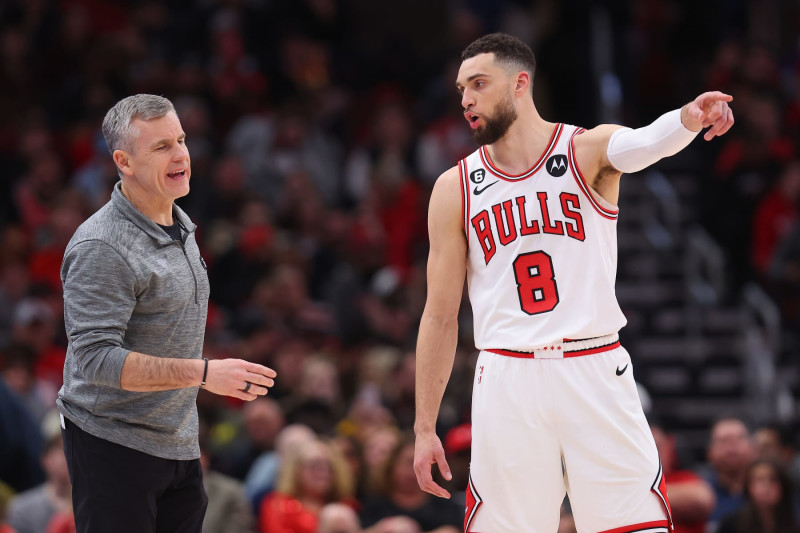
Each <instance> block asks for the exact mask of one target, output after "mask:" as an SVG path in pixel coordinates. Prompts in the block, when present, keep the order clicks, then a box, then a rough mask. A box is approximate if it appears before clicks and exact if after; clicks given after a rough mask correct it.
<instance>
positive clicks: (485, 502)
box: [464, 334, 672, 533]
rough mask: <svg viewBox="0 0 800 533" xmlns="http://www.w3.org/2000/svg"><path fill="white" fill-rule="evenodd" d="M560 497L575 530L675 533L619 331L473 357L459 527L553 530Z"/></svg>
mask: <svg viewBox="0 0 800 533" xmlns="http://www.w3.org/2000/svg"><path fill="white" fill-rule="evenodd" d="M565 493H566V494H568V495H569V499H570V503H571V505H572V511H573V514H574V516H575V524H576V526H577V529H578V533H598V532H602V533H632V532H643V533H668V532H670V531H671V530H672V524H671V517H670V511H669V502H668V500H667V493H666V488H665V484H664V480H663V477H662V474H661V462H660V461H659V458H658V451H657V450H656V445H655V442H654V441H653V436H652V434H651V433H650V428H649V427H648V424H647V420H646V419H645V417H644V413H643V412H642V406H641V402H640V401H639V396H638V393H637V390H636V384H635V382H634V379H633V368H632V365H631V359H630V356H629V355H628V352H627V351H626V350H625V349H624V348H622V347H621V346H620V344H619V337H618V336H617V335H616V334H615V335H607V336H604V337H597V338H595V339H588V340H581V341H565V342H564V343H561V344H555V345H553V346H552V347H550V346H546V347H541V348H540V349H536V350H534V351H533V352H530V353H528V352H512V351H508V350H485V351H482V352H481V353H480V356H479V357H478V364H477V368H476V371H475V382H474V385H473V397H472V459H471V467H470V481H469V487H468V489H467V509H466V516H465V520H464V530H465V531H472V532H480V533H554V532H555V531H556V530H557V529H558V522H559V510H560V507H561V503H562V500H563V499H564V494H565Z"/></svg>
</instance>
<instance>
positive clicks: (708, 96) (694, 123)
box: [681, 91, 733, 141]
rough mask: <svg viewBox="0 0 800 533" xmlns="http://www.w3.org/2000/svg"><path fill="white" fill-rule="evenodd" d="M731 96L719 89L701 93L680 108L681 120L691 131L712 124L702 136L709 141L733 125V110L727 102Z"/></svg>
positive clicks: (730, 99) (731, 98)
mask: <svg viewBox="0 0 800 533" xmlns="http://www.w3.org/2000/svg"><path fill="white" fill-rule="evenodd" d="M732 100H733V96H731V95H729V94H725V93H721V92H719V91H711V92H707V93H703V94H701V95H700V96H698V97H697V98H695V99H694V100H693V101H692V102H689V103H688V104H686V105H685V106H683V108H681V122H683V125H684V126H686V128H688V129H690V130H692V131H700V130H701V129H703V128H707V127H709V126H712V128H711V129H710V130H708V131H707V132H706V133H705V135H703V138H704V139H705V140H707V141H710V140H711V139H713V138H714V137H719V136H720V135H724V134H725V133H726V132H727V131H728V130H729V129H731V126H733V111H732V110H731V108H730V107H729V106H728V102H730V101H732Z"/></svg>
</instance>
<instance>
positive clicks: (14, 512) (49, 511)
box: [8, 434, 72, 533]
mask: <svg viewBox="0 0 800 533" xmlns="http://www.w3.org/2000/svg"><path fill="white" fill-rule="evenodd" d="M42 467H43V468H44V471H45V476H46V481H45V482H44V483H43V484H41V485H39V486H38V487H34V488H32V489H29V490H26V491H25V492H21V493H19V494H17V496H15V497H14V498H13V499H12V500H11V502H10V503H9V505H8V524H9V525H10V526H11V527H12V528H14V529H15V530H16V532H17V533H42V532H47V531H48V529H47V528H48V526H49V524H50V522H51V521H52V520H53V518H54V517H57V516H58V515H61V514H65V515H68V516H69V515H71V514H72V485H71V484H70V481H69V471H68V470H67V459H66V457H64V445H63V443H62V441H61V435H60V434H56V435H54V436H53V437H51V438H50V439H49V440H48V441H47V444H46V445H45V448H44V453H43V454H42ZM62 520H63V519H59V521H62Z"/></svg>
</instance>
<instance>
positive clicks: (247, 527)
mask: <svg viewBox="0 0 800 533" xmlns="http://www.w3.org/2000/svg"><path fill="white" fill-rule="evenodd" d="M210 464H211V457H210V456H209V451H208V443H207V442H206V440H205V439H201V440H200V465H201V466H202V467H203V486H204V487H205V489H206V495H207V496H208V507H207V508H206V515H205V517H204V518H203V533H252V531H253V525H254V523H255V520H254V517H253V509H252V507H251V506H250V502H249V501H247V497H246V496H245V494H244V486H243V485H242V482H241V481H239V480H238V479H235V478H232V477H229V476H226V475H225V474H220V473H219V472H215V471H214V470H211V469H210V468H209V467H210Z"/></svg>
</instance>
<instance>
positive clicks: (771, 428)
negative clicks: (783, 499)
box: [753, 424, 800, 520]
mask: <svg viewBox="0 0 800 533" xmlns="http://www.w3.org/2000/svg"><path fill="white" fill-rule="evenodd" d="M753 442H754V443H755V447H756V456H757V457H758V458H759V459H764V458H766V459H775V460H776V461H778V462H779V463H780V464H781V465H782V466H783V468H785V469H786V472H787V474H788V475H789V480H790V481H791V482H792V487H793V488H794V497H793V502H792V507H793V508H794V513H795V517H796V518H797V519H798V520H800V489H798V487H800V455H798V454H797V449H796V447H795V437H794V434H793V432H792V428H791V426H789V425H788V424H785V425H783V424H768V425H765V426H761V427H760V428H758V429H757V430H756V431H755V433H753Z"/></svg>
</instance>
